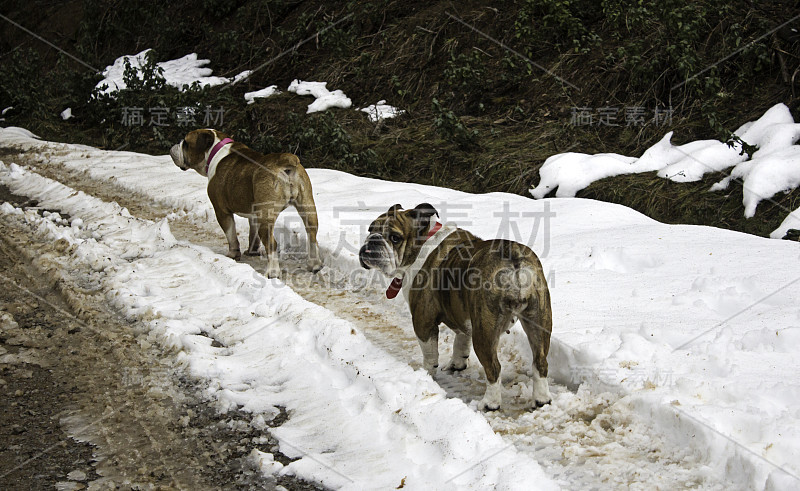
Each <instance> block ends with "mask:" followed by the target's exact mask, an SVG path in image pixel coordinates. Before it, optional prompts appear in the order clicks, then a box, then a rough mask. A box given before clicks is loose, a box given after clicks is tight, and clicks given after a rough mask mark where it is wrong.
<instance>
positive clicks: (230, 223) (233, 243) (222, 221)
mask: <svg viewBox="0 0 800 491" xmlns="http://www.w3.org/2000/svg"><path fill="white" fill-rule="evenodd" d="M214 213H215V214H216V215H217V221H218V222H219V226H220V227H222V230H223V231H224V232H225V237H226V238H227V239H228V254H227V256H228V257H229V258H232V259H235V260H237V261H238V260H239V259H241V258H242V253H241V251H240V250H239V238H238V237H237V236H236V222H235V221H234V220H233V215H232V214H230V213H228V214H225V213H222V212H220V211H219V210H216V209H215V210H214Z"/></svg>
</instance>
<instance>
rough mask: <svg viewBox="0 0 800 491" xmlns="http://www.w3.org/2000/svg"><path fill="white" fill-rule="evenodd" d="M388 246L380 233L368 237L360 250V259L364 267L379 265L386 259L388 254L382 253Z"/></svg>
mask: <svg viewBox="0 0 800 491" xmlns="http://www.w3.org/2000/svg"><path fill="white" fill-rule="evenodd" d="M385 247H386V242H385V241H384V240H383V237H381V235H380V234H372V235H370V236H369V237H367V241H366V242H365V243H364V245H363V246H362V247H361V249H360V250H359V251H358V261H359V262H360V263H361V267H362V268H364V269H370V268H373V267H376V266H378V265H379V264H380V263H381V262H382V261H385V260H386V255H385V254H383V253H382V251H383V249H384V248H385Z"/></svg>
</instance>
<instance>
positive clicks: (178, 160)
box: [169, 143, 189, 170]
mask: <svg viewBox="0 0 800 491" xmlns="http://www.w3.org/2000/svg"><path fill="white" fill-rule="evenodd" d="M169 156H170V157H172V161H173V162H174V163H175V165H177V166H178V167H179V168H180V169H181V170H189V168H188V167H186V166H184V165H183V151H182V150H181V144H180V143H176V144H175V145H173V146H172V148H170V149H169Z"/></svg>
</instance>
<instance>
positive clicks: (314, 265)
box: [306, 259, 322, 273]
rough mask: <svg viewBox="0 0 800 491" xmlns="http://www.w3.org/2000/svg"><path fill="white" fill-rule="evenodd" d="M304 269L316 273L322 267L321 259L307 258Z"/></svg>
mask: <svg viewBox="0 0 800 491" xmlns="http://www.w3.org/2000/svg"><path fill="white" fill-rule="evenodd" d="M306 269H308V271H310V272H311V273H318V272H319V270H321V269H322V261H320V260H319V259H309V260H308V265H307V266H306Z"/></svg>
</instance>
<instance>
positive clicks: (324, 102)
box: [286, 79, 353, 114]
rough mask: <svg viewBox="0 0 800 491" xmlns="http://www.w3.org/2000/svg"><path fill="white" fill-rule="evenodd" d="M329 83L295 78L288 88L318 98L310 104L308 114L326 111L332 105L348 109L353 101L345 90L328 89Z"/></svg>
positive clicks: (290, 90)
mask: <svg viewBox="0 0 800 491" xmlns="http://www.w3.org/2000/svg"><path fill="white" fill-rule="evenodd" d="M327 85H328V83H327V82H303V81H301V80H297V79H295V80H293V81H292V83H291V84H289V88H288V89H286V90H287V91H289V92H294V93H295V94H297V95H310V96H314V98H315V99H316V100H315V101H314V102H312V103H311V104H309V105H308V110H307V111H306V113H307V114H311V113H316V112H319V111H325V110H327V109H330V108H332V107H341V108H344V109H347V108H348V107H350V106H352V105H353V101H351V100H350V98H349V97H347V96H346V95H344V92H342V91H341V90H334V91H333V92H331V91H330V90H328V89H327Z"/></svg>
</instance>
